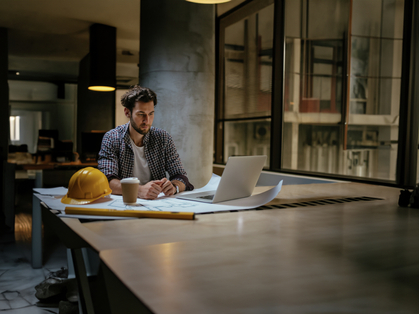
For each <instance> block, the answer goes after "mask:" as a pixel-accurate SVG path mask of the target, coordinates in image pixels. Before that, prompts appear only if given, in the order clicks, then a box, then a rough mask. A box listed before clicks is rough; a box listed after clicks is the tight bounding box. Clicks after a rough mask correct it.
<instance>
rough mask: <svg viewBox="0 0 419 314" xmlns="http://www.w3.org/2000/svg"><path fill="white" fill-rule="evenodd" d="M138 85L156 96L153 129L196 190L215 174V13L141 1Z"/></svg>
mask: <svg viewBox="0 0 419 314" xmlns="http://www.w3.org/2000/svg"><path fill="white" fill-rule="evenodd" d="M140 21H141V22H140V23H141V25H140V64H139V83H140V85H142V86H145V87H149V88H151V89H152V90H154V91H155V92H156V93H157V100H158V104H157V106H156V111H155V118H154V124H153V125H154V126H156V127H160V128H162V129H164V130H166V131H168V132H169V133H170V134H171V135H172V137H173V139H174V141H175V144H176V148H177V150H178V152H179V154H180V157H181V159H182V163H183V165H184V167H185V169H186V171H187V173H188V177H189V179H190V181H191V183H192V184H194V185H195V187H196V188H198V187H201V186H203V185H205V184H206V183H207V182H208V180H209V179H210V177H211V174H212V163H213V134H214V130H213V128H214V93H215V42H214V38H215V7H214V5H203V4H196V3H191V2H187V1H185V0H153V1H141V19H140Z"/></svg>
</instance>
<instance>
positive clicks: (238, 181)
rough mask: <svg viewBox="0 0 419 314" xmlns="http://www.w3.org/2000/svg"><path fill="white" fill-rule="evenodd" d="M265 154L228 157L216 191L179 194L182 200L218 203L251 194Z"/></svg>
mask: <svg viewBox="0 0 419 314" xmlns="http://www.w3.org/2000/svg"><path fill="white" fill-rule="evenodd" d="M265 162H266V156H235V157H230V158H228V161H227V164H226V166H225V169H224V171H223V175H222V176H221V179H220V183H219V185H218V187H217V190H216V191H206V192H198V193H190V194H186V195H183V194H179V195H176V197H177V198H181V199H184V200H191V201H198V202H205V203H219V202H224V201H229V200H234V199H238V198H243V197H248V196H250V195H252V192H253V189H254V188H255V186H256V183H257V181H258V179H259V176H260V173H261V172H262V169H263V166H264V165H265Z"/></svg>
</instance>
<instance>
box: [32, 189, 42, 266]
mask: <svg viewBox="0 0 419 314" xmlns="http://www.w3.org/2000/svg"><path fill="white" fill-rule="evenodd" d="M41 267H42V214H41V204H40V201H39V199H38V198H37V197H36V196H35V195H32V268H41Z"/></svg>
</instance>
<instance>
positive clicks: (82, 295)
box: [71, 249, 95, 314]
mask: <svg viewBox="0 0 419 314" xmlns="http://www.w3.org/2000/svg"><path fill="white" fill-rule="evenodd" d="M71 256H72V258H73V265H74V271H75V273H76V278H77V284H78V287H79V300H80V302H79V304H80V305H81V308H82V312H83V314H93V313H94V312H95V311H94V308H93V302H92V295H91V293H90V288H89V279H88V278H87V275H86V267H85V264H84V259H83V253H82V249H71Z"/></svg>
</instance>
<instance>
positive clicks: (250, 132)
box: [216, 1, 274, 167]
mask: <svg viewBox="0 0 419 314" xmlns="http://www.w3.org/2000/svg"><path fill="white" fill-rule="evenodd" d="M273 6H274V5H273V1H255V2H254V3H252V5H251V8H250V9H249V8H248V7H245V8H244V9H243V10H239V11H238V12H236V14H234V15H232V16H230V17H228V18H227V19H225V20H223V21H222V23H221V24H222V27H221V30H220V32H221V34H222V35H221V38H222V39H223V41H222V42H221V43H220V53H221V55H222V58H223V59H222V67H221V72H220V75H221V76H222V82H224V84H223V86H219V88H220V94H221V98H220V99H222V102H221V103H220V104H219V109H218V116H217V118H218V119H217V125H218V127H217V133H218V134H217V135H216V137H217V138H220V139H221V141H222V143H223V144H221V145H220V143H218V146H219V147H220V148H219V149H218V151H217V155H216V160H217V161H219V162H221V163H225V162H226V161H227V159H228V157H229V156H233V155H267V156H268V161H267V164H266V165H265V166H266V167H269V156H270V135H271V131H270V125H271V99H272V97H271V94H272V60H273V25H274V24H273V21H274V12H273Z"/></svg>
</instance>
